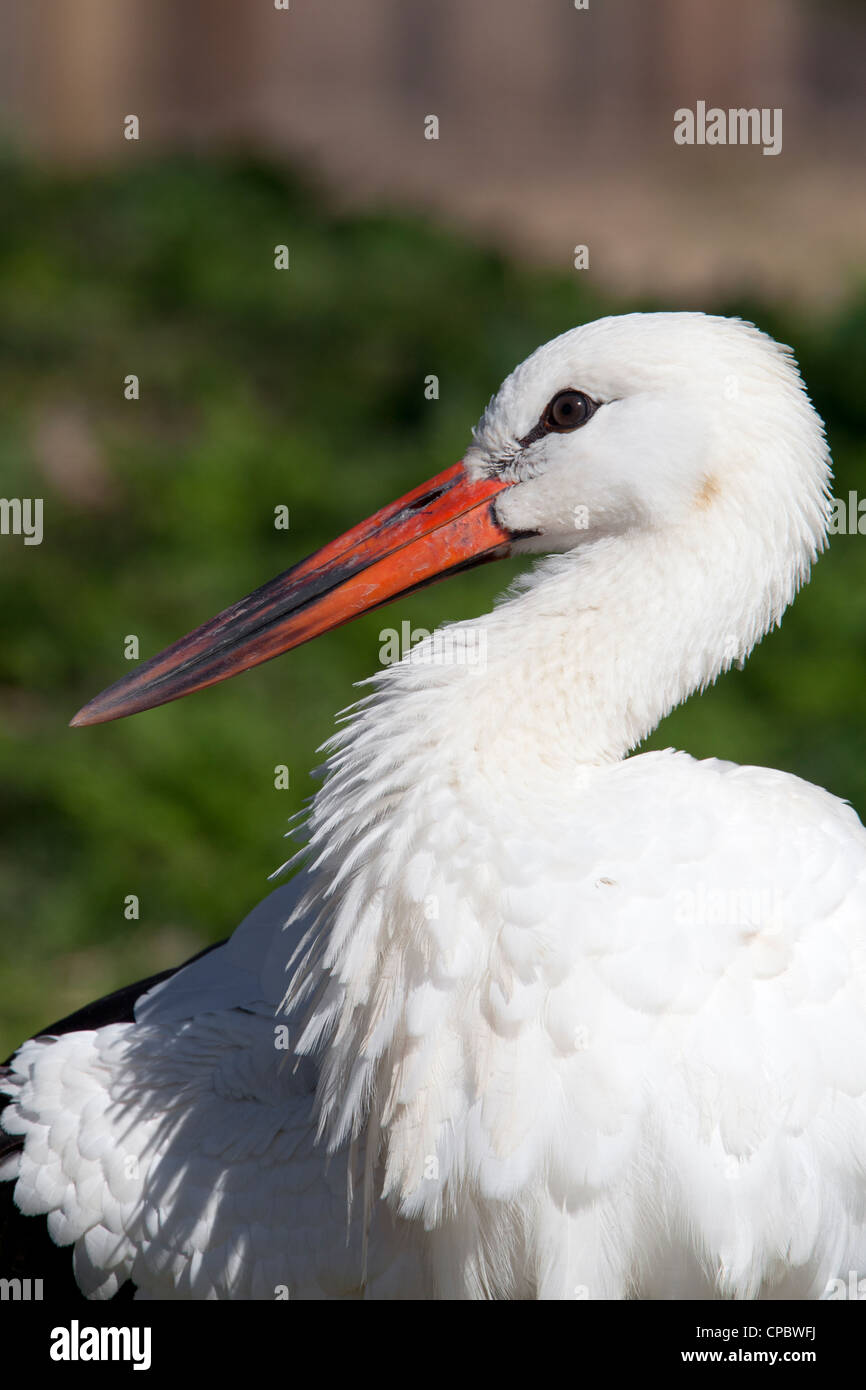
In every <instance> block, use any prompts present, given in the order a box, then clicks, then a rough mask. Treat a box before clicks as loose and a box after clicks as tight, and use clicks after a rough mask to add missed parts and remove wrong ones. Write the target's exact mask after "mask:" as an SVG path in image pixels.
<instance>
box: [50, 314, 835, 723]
mask: <svg viewBox="0 0 866 1390" xmlns="http://www.w3.org/2000/svg"><path fill="white" fill-rule="evenodd" d="M829 478H830V467H829V455H828V452H827V448H826V444H825V441H824V434H823V427H822V424H821V421H820V419H819V417H818V415H817V414H816V412H815V411H814V409H813V407H812V406H811V404H810V402H809V399H808V397H807V396H806V393H805V390H804V388H803V384H802V381H801V379H800V376H799V374H798V371H797V368H796V364H795V363H794V361H793V358H792V357H791V354H790V352H789V351H788V350H787V349H785V348H782V347H780V346H779V345H778V344H776V343H774V342H773V341H772V340H771V339H770V338H768V337H766V336H765V335H764V334H762V333H760V332H758V330H757V329H755V328H754V327H752V325H750V324H746V323H743V322H741V321H739V320H736V319H726V318H713V317H709V316H707V315H704V314H699V313H670V314H668V313H660V314H629V315H625V316H622V317H614V318H606V319H599V320H598V321H597V322H595V323H590V324H587V325H585V326H583V327H580V328H575V329H573V330H571V331H570V332H568V333H564V334H563V335H562V336H561V337H559V338H555V339H553V340H552V341H551V342H549V343H546V344H545V345H544V346H543V347H541V348H539V349H538V350H537V351H536V352H534V353H533V354H532V355H531V356H530V357H528V358H527V359H526V361H525V362H523V363H522V364H521V365H520V366H519V367H517V368H516V370H515V371H514V372H512V374H511V375H510V376H509V377H508V378H507V379H506V381H505V382H504V383H503V385H502V386H501V387H500V389H499V391H498V393H497V394H496V395H495V396H494V398H493V399H492V401H491V402H490V405H489V406H488V407H487V409H486V411H485V412H484V415H483V416H482V419H481V421H480V423H479V425H478V426H477V428H476V430H475V431H474V437H473V442H472V445H471V447H470V448H469V449H468V451H467V453H466V455H465V457H464V459H463V461H462V462H461V463H459V464H455V465H454V466H453V467H451V468H449V469H447V470H446V471H445V472H444V473H441V474H439V475H438V476H437V477H435V478H433V479H431V480H430V481H429V482H428V483H425V484H422V485H421V486H420V487H417V488H415V489H414V490H413V491H412V492H409V493H407V494H406V495H405V496H404V497H401V498H400V499H399V500H398V501H397V502H394V503H392V504H391V505H390V506H388V507H385V508H383V509H382V510H381V511H379V512H377V513H376V514H375V515H374V516H372V517H370V518H369V520H368V521H366V522H363V523H361V524H360V525H359V526H356V527H354V528H353V529H352V530H350V531H348V532H346V533H345V534H344V535H342V536H340V537H339V538H338V539H337V540H335V541H333V542H331V543H330V544H329V545H327V546H325V547H324V548H323V549H322V550H320V551H318V552H317V553H316V554H315V555H313V556H311V557H309V558H308V559H307V560H304V561H302V562H301V563H300V564H298V565H296V566H295V567H294V568H293V569H290V570H288V571H287V572H286V573H285V574H283V575H280V576H279V577H278V578H277V579H275V580H272V581H271V582H270V583H268V584H265V585H264V586H263V587H262V588H260V589H258V590H256V591H255V592H254V593H253V594H251V595H249V596H248V597H247V598H246V599H243V600H241V602H240V603H237V604H234V605H233V606H232V607H231V608H228V609H226V610H225V611H224V612H222V613H220V614H219V615H218V616H217V617H216V618H213V619H211V621H210V622H208V623H205V624H204V625H203V626H202V627H200V628H198V629H196V631H195V632H193V633H191V634H190V635H189V636H187V637H185V638H182V639H181V640H180V641H179V642H176V643H175V644H174V645H173V646H172V647H169V648H167V649H166V650H165V651H164V652H162V653H160V654H159V655H158V656H156V657H153V658H152V659H151V660H150V661H147V662H145V663H144V664H143V665H142V666H140V667H138V668H137V669H136V670H135V671H133V672H132V673H130V674H129V675H128V676H125V677H124V678H123V679H122V680H120V681H118V682H117V683H116V684H115V685H113V686H111V687H110V688H109V689H108V690H106V691H104V692H103V693H102V694H101V695H99V696H97V697H96V699H95V700H93V701H91V702H90V704H88V705H86V706H85V707H84V709H82V710H81V711H80V712H79V713H78V714H77V715H76V716H75V718H74V720H73V721H72V723H73V724H75V725H81V724H96V723H102V722H105V721H107V720H110V719H117V718H121V717H122V716H124V715H127V714H133V713H136V712H137V711H140V710H144V709H148V708H151V707H152V706H155V705H159V704H164V703H166V702H167V701H169V700H175V699H178V698H179V697H180V696H182V695H186V694H189V693H191V692H192V691H194V690H198V689H201V688H203V687H204V686H207V685H213V684H215V683H216V682H218V681H221V680H225V679H226V678H227V677H229V676H231V675H234V674H236V673H237V672H239V671H243V670H246V669H248V668H249V667H251V666H255V665H258V664H259V663H261V662H263V661H267V660H269V659H270V658H272V657H274V656H277V655H279V654H280V653H281V652H284V651H287V650H289V649H290V648H292V647H295V646H299V645H300V644H301V643H302V642H305V641H308V640H309V639H310V638H312V637H315V636H317V635H319V634H320V633H322V632H325V631H327V630H328V629H330V628H332V627H337V626H340V625H341V624H343V623H345V622H348V621H350V620H351V619H352V618H354V617H357V616H359V615H360V614H361V613H363V612H366V611H369V610H370V609H373V608H376V607H379V606H381V605H382V604H385V603H388V602H390V601H392V600H393V599H394V598H397V597H400V596H404V595H406V594H409V593H411V592H413V591H414V590H415V589H418V588H420V587H422V586H423V585H426V584H429V583H432V582H433V581H435V580H437V579H440V578H444V577H446V576H447V575H449V574H452V573H454V572H456V571H457V570H461V569H465V568H468V567H470V566H472V565H476V564H479V563H481V562H483V561H487V560H492V559H496V558H498V557H500V556H504V555H507V554H510V553H554V552H574V553H575V554H578V555H581V554H588V553H590V552H591V550H592V548H593V547H598V546H599V544H602V545H603V544H604V543H606V542H609V541H610V540H611V539H612V538H615V537H625V538H628V537H629V536H630V535H631V536H634V537H635V538H638V537H639V536H653V537H665V538H668V539H669V540H670V544H671V550H672V551H673V550H674V548H675V547H676V546H677V545H679V546H680V547H682V546H685V547H687V548H688V549H689V550H690V552H691V553H692V554H694V553H695V552H698V553H700V552H701V551H703V552H705V554H706V557H707V561H706V563H707V565H708V566H709V567H710V568H711V567H712V563H713V553H714V551H715V550H716V549H718V548H719V547H720V546H721V545H723V544H724V545H726V546H727V547H728V548H729V549H732V550H733V551H734V552H736V553H739V554H741V555H744V556H746V555H747V556H749V564H748V565H747V566H746V567H745V577H746V581H747V582H748V583H749V584H750V585H751V590H752V593H751V599H750V603H751V610H752V611H751V613H750V615H748V622H746V619H745V617H744V645H751V642H753V641H754V640H756V638H757V637H758V636H760V635H761V634H762V633H763V632H764V631H766V629H767V628H768V627H769V626H770V625H771V624H772V623H773V622H775V621H777V620H778V617H779V616H780V614H781V612H782V610H783V609H784V607H785V606H786V604H787V603H788V602H790V599H791V598H792V597H793V594H794V593H795V592H796V589H797V587H798V586H799V584H800V583H801V582H802V580H803V578H804V577H805V575H806V574H807V572H808V567H809V564H810V562H811V560H812V559H813V558H814V556H815V554H816V553H817V552H818V551H819V550H820V549H821V548H822V546H823V542H824V536H825V532H826V526H827V518H828V506H829V504H828V495H827V488H828V482H829ZM718 582H719V586H720V589H721V586H723V585H724V584H725V583H726V576H725V575H724V573H721V574H720V575H719V581H718ZM711 664H712V663H711ZM715 669H718V663H716V665H715Z"/></svg>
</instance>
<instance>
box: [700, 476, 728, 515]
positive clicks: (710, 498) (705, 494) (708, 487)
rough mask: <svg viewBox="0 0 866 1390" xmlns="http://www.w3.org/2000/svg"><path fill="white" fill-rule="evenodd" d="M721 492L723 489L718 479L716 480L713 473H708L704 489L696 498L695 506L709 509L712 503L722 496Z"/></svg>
mask: <svg viewBox="0 0 866 1390" xmlns="http://www.w3.org/2000/svg"><path fill="white" fill-rule="evenodd" d="M721 491H722V489H721V487H720V486H719V480H718V478H714V477H713V475H712V473H708V474H707V476H706V478H704V482H703V487H702V488H701V489H700V491H699V492H698V493H697V495H696V497H695V506H696V507H701V508H704V507H709V506H710V505H711V503H713V502H714V501H715V499H716V498H717V497H718V496H720V494H721Z"/></svg>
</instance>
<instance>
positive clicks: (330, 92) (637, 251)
mask: <svg viewBox="0 0 866 1390" xmlns="http://www.w3.org/2000/svg"><path fill="white" fill-rule="evenodd" d="M289 3H290V8H289V9H288V10H287V11H283V10H277V9H275V7H274V4H273V0H252V2H251V3H240V0H183V3H178V0H146V3H143V2H142V0H71V2H69V3H63V0H2V3H0V22H2V28H3V44H2V51H0V93H2V95H0V134H2V135H3V136H4V137H5V139H6V141H7V142H11V144H12V145H13V147H14V148H16V149H19V150H21V149H23V150H24V151H25V152H28V153H31V154H39V155H41V156H43V157H45V158H48V159H51V160H58V159H60V160H64V161H74V162H82V161H83V162H93V161H111V160H118V159H121V158H129V157H130V155H131V153H139V154H143V155H152V154H153V153H154V152H156V151H162V150H166V149H176V148H182V149H187V150H188V149H190V148H193V149H196V150H211V149H214V148H217V147H219V148H224V147H225V146H226V145H228V146H230V147H231V146H239V147H241V148H243V149H251V148H252V149H254V150H258V151H261V152H266V153H275V154H277V155H278V156H279V157H281V158H288V159H291V160H292V161H293V162H295V163H298V162H300V163H301V164H302V165H306V166H307V167H308V168H310V169H312V170H313V171H314V172H315V173H316V174H317V175H319V176H320V177H321V179H322V180H323V181H324V182H325V183H326V184H327V185H328V186H330V188H331V189H332V190H333V191H334V192H335V193H336V194H337V195H338V196H339V197H340V198H342V199H345V200H346V201H347V202H351V203H353V204H357V203H359V202H360V203H366V202H369V201H371V200H373V201H377V200H383V199H384V200H388V201H395V202H399V203H400V204H402V205H404V206H405V205H406V204H407V203H408V204H414V205H416V206H419V207H421V208H424V209H428V210H435V211H436V212H437V214H438V215H439V217H440V218H442V217H444V218H445V220H448V219H450V220H452V221H454V222H456V223H458V224H462V225H468V226H471V227H473V228H480V229H481V230H482V232H483V235H484V237H485V239H487V240H488V241H489V240H493V241H498V242H499V243H500V244H503V245H504V246H505V247H506V248H508V249H510V250H512V251H513V250H517V251H518V252H519V253H521V254H526V255H528V256H529V257H531V258H533V259H537V260H539V261H544V262H547V263H550V264H554V265H559V266H561V267H568V266H569V265H570V263H571V254H572V253H571V248H572V247H573V246H574V245H575V244H576V243H586V244H587V245H588V246H589V248H590V256H591V268H592V271H593V272H594V275H597V276H598V277H599V281H600V283H601V284H603V285H604V286H605V287H606V288H611V289H613V290H615V291H616V292H619V293H625V294H641V293H647V292H651V293H653V294H658V293H659V292H661V293H670V294H671V295H673V296H675V297H676V299H677V301H678V302H679V303H680V304H682V305H691V304H698V303H700V302H701V299H702V297H703V296H705V295H706V293H707V292H708V291H709V292H712V293H713V294H718V293H719V292H722V293H724V292H725V291H727V290H728V289H729V288H736V290H737V291H739V292H742V291H743V290H744V289H746V290H750V289H755V290H758V291H760V293H761V294H762V295H763V296H764V298H767V297H768V296H769V297H774V296H775V297H788V296H793V297H794V298H795V299H797V300H801V301H803V302H804V303H808V304H813V305H819V304H830V303H835V302H837V301H838V300H839V299H840V298H842V297H844V295H845V293H846V291H848V290H849V289H850V287H851V282H852V278H853V274H854V272H853V266H854V262H855V258H856V257H857V255H858V253H859V251H860V249H861V248H862V246H863V243H864V233H866V186H864V182H863V178H862V173H863V156H862V147H863V128H864V116H866V83H864V77H863V74H864V57H866V7H864V6H863V4H862V3H859V0H857V3H854V2H853V0H761V3H755V0H724V3H720V2H719V0H653V2H652V3H649V2H648V0H589V8H588V9H587V10H577V9H575V7H574V4H573V3H572V0H532V3H529V0H435V3H432V2H431V3H417V0H416V3H411V2H410V3H407V0H289ZM698 99H702V100H705V101H707V103H708V104H709V105H719V106H722V107H728V106H746V107H752V106H756V107H769V108H774V107H778V106H781V107H782V108H783V111H784V126H783V136H784V145H783V151H782V153H781V155H780V156H778V157H768V156H764V155H763V154H762V151H761V149H760V148H758V147H749V148H741V147H740V148H726V149H723V148H719V149H715V150H714V151H713V158H712V159H711V160H708V159H707V158H706V154H707V152H706V151H703V152H702V151H700V150H696V149H682V148H678V147H676V146H675V145H674V143H673V112H674V110H675V109H676V108H677V107H680V106H691V107H693V106H694V104H695V102H696V101H697V100H698ZM130 112H133V113H135V114H137V115H138V116H139V117H140V120H141V140H140V142H139V146H138V147H137V150H133V151H132V152H131V151H130V147H129V144H128V143H127V142H125V141H124V140H123V138H122V121H123V117H124V115H126V114H127V113H130ZM428 114H435V115H437V116H438V117H439V120H440V139H439V140H438V142H433V141H427V140H425V139H424V138H423V120H424V116H425V115H428ZM702 155H703V157H702Z"/></svg>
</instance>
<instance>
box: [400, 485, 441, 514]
mask: <svg viewBox="0 0 866 1390" xmlns="http://www.w3.org/2000/svg"><path fill="white" fill-rule="evenodd" d="M445 491H446V489H445V488H444V487H437V488H434V489H433V491H432V492H425V493H424V496H423V497H416V499H415V501H414V502H409V503H408V504H407V506H406V511H407V512H420V511H423V509H424V508H425V507H429V505H430V503H431V502H435V501H436V500H437V498H439V497H442V496H444V494H445Z"/></svg>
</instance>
